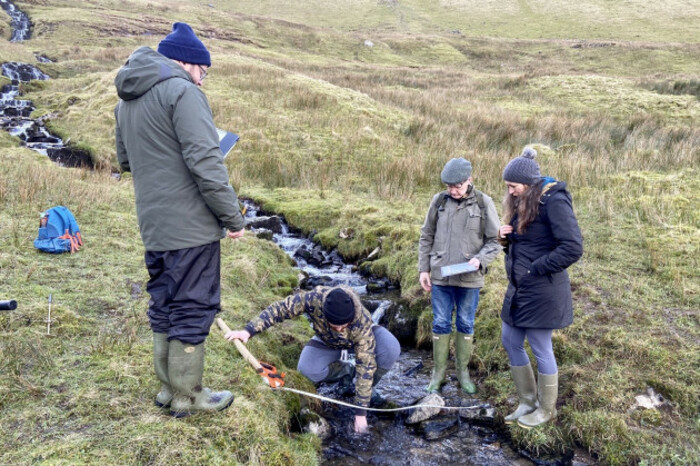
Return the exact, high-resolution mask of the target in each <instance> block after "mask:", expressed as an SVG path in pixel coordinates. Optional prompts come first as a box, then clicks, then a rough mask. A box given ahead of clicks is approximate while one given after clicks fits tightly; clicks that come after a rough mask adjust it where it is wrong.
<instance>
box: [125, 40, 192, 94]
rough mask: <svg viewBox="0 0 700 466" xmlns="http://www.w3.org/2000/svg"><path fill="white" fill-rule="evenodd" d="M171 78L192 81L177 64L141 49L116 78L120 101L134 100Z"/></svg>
mask: <svg viewBox="0 0 700 466" xmlns="http://www.w3.org/2000/svg"><path fill="white" fill-rule="evenodd" d="M170 78H183V79H187V80H188V81H192V78H191V76H190V75H189V73H187V71H185V70H184V69H183V68H182V67H181V66H180V65H178V64H177V63H175V62H174V61H172V60H171V59H169V58H167V57H164V56H163V55H161V54H159V53H158V52H156V51H155V50H153V49H151V48H149V47H141V48H139V49H137V50H135V51H134V53H132V54H131V56H130V57H129V59H128V60H127V61H126V63H124V66H122V67H121V69H120V70H119V72H118V73H117V77H116V78H114V85H115V86H116V87H117V95H119V98H120V99H122V100H134V99H138V98H139V97H141V96H142V95H144V94H145V93H146V92H148V91H149V90H150V89H151V88H152V87H153V86H155V85H156V84H158V83H159V82H162V81H165V80H166V79H170Z"/></svg>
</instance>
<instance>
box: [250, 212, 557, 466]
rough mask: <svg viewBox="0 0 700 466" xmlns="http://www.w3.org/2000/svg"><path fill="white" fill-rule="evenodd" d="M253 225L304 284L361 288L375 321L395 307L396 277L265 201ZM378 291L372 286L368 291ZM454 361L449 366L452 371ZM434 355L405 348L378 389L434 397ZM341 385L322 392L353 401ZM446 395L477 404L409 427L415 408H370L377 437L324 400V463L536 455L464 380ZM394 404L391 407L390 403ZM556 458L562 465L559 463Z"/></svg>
mask: <svg viewBox="0 0 700 466" xmlns="http://www.w3.org/2000/svg"><path fill="white" fill-rule="evenodd" d="M244 205H245V206H246V221H247V223H248V227H249V228H250V229H251V230H252V231H253V232H254V233H255V234H257V235H258V236H260V237H265V238H266V239H271V240H272V241H274V242H275V243H276V244H278V245H279V246H280V247H281V248H282V249H283V250H284V251H285V252H286V253H287V254H288V255H289V256H290V257H292V258H293V259H294V260H295V261H296V262H297V265H298V267H299V268H300V270H301V272H302V273H303V274H304V276H305V278H304V279H303V280H302V281H301V287H302V288H303V289H310V288H313V287H314V286H317V285H325V286H335V285H339V284H345V285H348V286H351V287H352V288H353V289H355V290H356V291H357V292H358V294H360V296H361V298H362V301H363V304H365V306H366V307H367V308H368V309H369V310H370V311H372V312H373V314H372V315H373V319H374V320H375V322H377V323H380V324H384V322H383V321H382V319H383V316H384V311H385V310H386V309H388V308H389V307H391V306H392V305H394V301H393V300H394V299H396V298H398V296H399V295H398V290H396V289H395V288H394V287H393V286H392V285H391V284H390V283H388V282H384V281H382V280H375V279H373V278H371V277H365V276H362V275H361V274H359V273H358V272H357V271H355V270H354V267H353V266H352V265H349V264H346V263H344V262H343V260H342V258H341V257H340V256H339V255H338V254H337V253H336V252H335V251H331V252H328V251H324V250H322V249H321V248H320V247H319V246H318V245H316V244H314V243H313V241H311V240H310V239H309V238H307V237H304V236H302V235H300V234H297V233H295V232H293V231H292V230H291V229H290V228H289V226H288V225H287V224H286V222H285V221H284V219H283V218H282V217H280V216H276V215H269V216H268V215H265V214H264V213H262V212H261V211H260V210H259V208H258V207H257V206H255V205H254V204H252V203H251V202H249V201H244ZM368 287H369V289H371V290H372V291H371V292H370V291H368ZM450 367H451V366H448V373H449V372H450V369H449V368H450ZM431 369H432V355H431V354H430V352H428V351H425V350H417V349H413V348H406V347H404V348H402V354H401V357H400V359H399V361H398V363H397V364H396V365H395V366H394V368H392V370H391V371H390V372H389V373H388V374H387V375H386V376H384V378H383V379H382V380H381V382H380V383H379V384H378V386H377V389H378V391H379V392H380V393H381V394H382V395H383V396H384V398H386V400H387V402H388V403H390V406H392V407H399V406H411V405H414V404H416V403H417V402H418V401H419V400H421V399H422V398H423V397H425V396H426V395H427V393H426V392H425V387H426V386H427V385H428V381H429V379H430V372H431ZM336 388H337V387H336V386H335V384H330V385H321V386H320V387H319V388H318V393H319V394H320V395H324V396H327V397H330V398H336V399H340V400H342V401H345V402H348V403H352V402H353V399H352V397H346V398H342V397H338V395H337V394H336ZM440 395H441V396H442V397H443V399H444V400H445V406H465V407H471V409H464V410H459V411H457V410H442V412H441V413H440V414H439V415H438V416H437V417H434V418H432V419H429V420H426V421H423V422H420V423H418V424H414V425H409V424H407V423H406V419H407V417H408V415H409V414H410V411H408V410H407V411H400V412H398V413H388V414H383V413H379V414H377V413H372V412H370V413H369V414H368V421H369V424H370V435H358V434H355V433H354V432H353V431H352V425H351V420H352V418H353V412H352V409H351V408H346V407H342V406H338V405H335V404H333V403H326V402H323V403H322V412H321V415H322V416H323V418H324V419H326V421H328V424H329V426H330V432H331V434H330V435H329V437H328V438H327V439H325V440H324V441H323V456H324V460H323V463H322V464H326V465H358V464H382V465H397V466H399V465H401V466H404V465H415V466H428V465H447V464H464V465H527V464H533V463H532V461H529V460H527V459H525V458H524V457H523V456H521V455H520V454H518V452H516V451H514V450H513V449H512V448H511V447H510V445H509V443H508V441H507V440H506V438H505V437H504V436H503V435H501V434H499V431H498V425H497V423H496V420H495V409H494V408H493V407H491V406H490V405H489V404H488V403H486V402H484V401H483V400H481V399H479V398H478V397H473V396H466V395H462V394H461V391H460V390H459V385H458V383H457V381H456V379H455V378H454V376H453V377H450V379H449V381H448V383H447V384H446V385H445V387H443V389H442V391H441V393H440ZM387 406H389V405H387ZM552 464H554V463H552Z"/></svg>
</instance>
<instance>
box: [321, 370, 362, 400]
mask: <svg viewBox="0 0 700 466" xmlns="http://www.w3.org/2000/svg"><path fill="white" fill-rule="evenodd" d="M354 378H355V365H354V364H351V363H349V362H343V361H334V362H332V363H330V364H329V365H328V375H327V376H326V378H325V379H323V382H328V383H330V382H338V389H337V393H338V395H339V396H352V395H353V394H354V393H355V385H354V384H353V382H352V381H353V379H354Z"/></svg>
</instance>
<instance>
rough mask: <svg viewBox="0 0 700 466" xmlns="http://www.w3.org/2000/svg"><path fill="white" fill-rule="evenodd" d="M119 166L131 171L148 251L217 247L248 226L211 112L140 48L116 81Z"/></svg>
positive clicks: (185, 78) (163, 62) (165, 64)
mask: <svg viewBox="0 0 700 466" xmlns="http://www.w3.org/2000/svg"><path fill="white" fill-rule="evenodd" d="M114 83H115V86H116V88H117V94H118V95H119V98H120V99H121V100H120V101H119V103H118V104H117V107H116V108H115V110H114V115H115V119H116V145H117V159H118V161H119V164H120V166H121V168H122V170H124V171H131V173H132V174H133V180H134V192H135V195H136V213H137V216H138V222H139V228H140V230H141V238H142V240H143V244H144V246H145V248H146V250H147V251H171V250H176V249H183V248H190V247H196V246H201V245H204V244H208V243H212V242H214V241H219V240H220V239H221V238H222V237H223V236H224V233H225V231H224V228H227V229H229V230H231V231H238V230H241V229H242V228H243V227H244V226H245V222H244V220H243V216H242V215H241V211H240V208H239V205H238V198H237V196H236V192H235V191H234V189H233V187H232V186H231V184H230V183H229V177H228V171H227V170H226V167H225V166H224V157H223V154H222V153H221V149H220V148H219V137H218V134H217V131H216V127H215V126H214V122H213V119H212V113H211V109H210V108H209V102H208V101H207V98H206V96H205V95H204V93H203V92H202V91H201V90H200V89H199V87H198V86H197V85H196V84H195V83H194V82H193V81H192V78H191V76H190V75H189V73H187V71H185V70H184V69H183V68H182V66H180V65H179V64H177V63H175V62H174V61H172V60H170V59H169V58H166V57H164V56H163V55H161V54H159V53H158V52H156V51H154V50H152V49H150V48H148V47H141V48H139V49H137V50H136V51H135V52H134V53H132V54H131V56H130V57H129V59H128V60H127V62H126V64H124V66H123V67H122V68H121V69H120V70H119V72H118V73H117V77H116V79H115V80H114Z"/></svg>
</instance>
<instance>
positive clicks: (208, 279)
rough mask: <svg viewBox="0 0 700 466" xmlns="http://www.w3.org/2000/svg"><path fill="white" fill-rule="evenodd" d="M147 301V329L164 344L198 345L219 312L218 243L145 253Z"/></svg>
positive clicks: (219, 271)
mask: <svg viewBox="0 0 700 466" xmlns="http://www.w3.org/2000/svg"><path fill="white" fill-rule="evenodd" d="M145 260H146V267H147V268H148V274H149V276H150V279H149V280H148V284H147V285H146V289H147V290H148V293H149V294H150V295H151V300H150V301H149V303H148V319H149V321H150V324H151V330H153V331H154V332H156V333H167V334H168V341H170V340H172V339H176V340H180V341H181V342H183V343H188V344H191V345H198V344H200V343H202V342H203V341H204V340H205V339H206V338H207V335H209V328H210V327H211V325H212V323H213V322H214V317H215V316H216V314H217V313H218V312H219V311H220V310H221V279H220V277H221V261H220V245H219V242H218V241H215V242H213V243H209V244H205V245H203V246H197V247H193V248H185V249H178V250H175V251H146V255H145Z"/></svg>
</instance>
